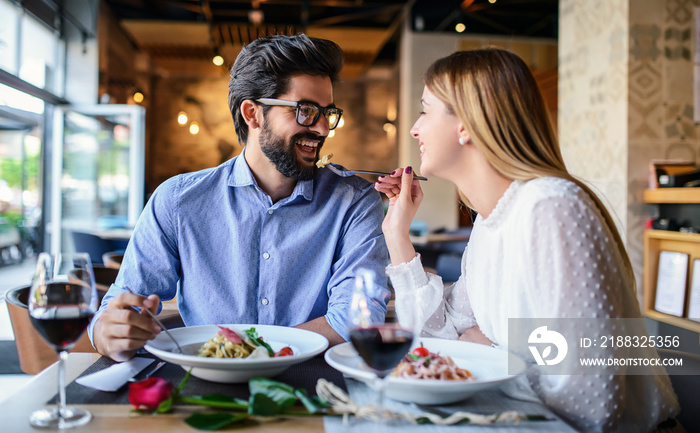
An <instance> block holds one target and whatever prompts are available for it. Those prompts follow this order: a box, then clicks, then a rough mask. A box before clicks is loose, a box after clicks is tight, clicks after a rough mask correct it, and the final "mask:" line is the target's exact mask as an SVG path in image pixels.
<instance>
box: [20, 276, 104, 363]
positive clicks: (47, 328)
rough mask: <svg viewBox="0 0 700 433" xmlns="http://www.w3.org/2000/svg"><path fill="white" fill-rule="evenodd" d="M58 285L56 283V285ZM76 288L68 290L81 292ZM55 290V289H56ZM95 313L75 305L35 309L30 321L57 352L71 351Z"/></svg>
mask: <svg viewBox="0 0 700 433" xmlns="http://www.w3.org/2000/svg"><path fill="white" fill-rule="evenodd" d="M54 284H56V283H54ZM69 286H74V287H71V288H69V289H68V290H79V289H80V287H79V286H76V285H73V284H70V285H69ZM54 290H55V289H54ZM93 315H94V312H93V311H91V310H90V309H88V308H80V307H78V306H75V305H56V306H53V307H40V308H35V309H34V311H32V314H31V315H30V316H29V319H30V320H31V322H32V325H34V328H36V330H37V331H38V332H39V334H41V336H42V337H44V340H46V342H47V343H49V345H50V346H51V347H52V348H53V349H54V350H56V351H61V350H70V349H72V348H73V345H74V344H75V343H76V342H77V341H78V339H79V338H80V336H81V335H83V332H84V331H85V329H86V328H87V326H88V324H90V320H92V316H93Z"/></svg>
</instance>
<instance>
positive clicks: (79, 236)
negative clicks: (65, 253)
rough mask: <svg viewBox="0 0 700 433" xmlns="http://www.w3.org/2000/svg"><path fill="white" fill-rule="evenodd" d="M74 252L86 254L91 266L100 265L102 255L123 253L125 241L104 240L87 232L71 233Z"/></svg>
mask: <svg viewBox="0 0 700 433" xmlns="http://www.w3.org/2000/svg"><path fill="white" fill-rule="evenodd" d="M72 237H73V246H74V248H75V251H77V252H81V253H88V254H89V255H90V260H91V261H92V263H93V264H99V265H102V263H103V262H102V260H103V258H102V255H103V254H105V253H108V252H110V251H120V250H121V251H124V249H125V248H126V244H127V242H126V241H122V240H115V239H104V238H101V237H99V236H97V235H96V234H93V233H88V232H77V231H76V232H72Z"/></svg>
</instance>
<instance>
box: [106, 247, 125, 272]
mask: <svg viewBox="0 0 700 433" xmlns="http://www.w3.org/2000/svg"><path fill="white" fill-rule="evenodd" d="M123 259H124V252H123V251H110V252H108V253H104V254H102V262H103V263H104V265H105V266H106V267H108V268H112V269H119V268H121V266H122V260H123Z"/></svg>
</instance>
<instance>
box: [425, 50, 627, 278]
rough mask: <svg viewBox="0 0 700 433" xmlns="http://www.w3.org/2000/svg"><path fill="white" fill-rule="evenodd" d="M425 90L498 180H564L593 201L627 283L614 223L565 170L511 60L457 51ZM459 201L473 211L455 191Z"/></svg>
mask: <svg viewBox="0 0 700 433" xmlns="http://www.w3.org/2000/svg"><path fill="white" fill-rule="evenodd" d="M424 81H425V85H426V87H427V88H428V90H430V92H431V93H433V94H434V95H435V96H437V97H438V98H439V99H440V100H441V101H442V102H443V103H444V104H445V105H446V106H447V109H448V110H450V112H452V113H454V114H455V115H456V116H457V117H458V118H459V120H460V121H461V122H462V124H463V125H464V128H465V129H466V131H467V132H468V133H469V136H470V137H471V141H472V142H473V143H474V145H475V146H476V147H477V148H478V149H479V150H480V151H481V153H482V154H483V155H484V156H485V158H486V160H487V161H488V162H489V163H490V164H491V166H492V167H493V168H494V169H495V170H496V171H497V172H498V173H500V174H501V175H503V176H505V177H507V178H509V179H514V180H523V181H524V180H530V179H535V178H538V177H545V176H555V177H559V178H563V179H567V180H570V181H571V182H574V183H575V184H577V185H578V186H579V187H581V189H583V190H584V191H585V192H586V193H587V194H588V195H589V196H590V197H591V199H592V200H593V201H594V202H595V204H596V206H597V207H598V209H599V210H600V212H601V214H602V215H603V218H604V219H605V222H606V223H607V225H608V228H609V229H610V231H611V232H612V234H613V237H614V239H615V242H616V244H617V245H618V249H619V251H620V254H621V256H622V258H623V260H624V262H625V266H626V268H627V269H626V271H627V274H628V276H629V278H630V281H632V282H634V272H633V270H632V264H631V263H630V260H629V256H628V255H627V251H626V250H625V247H624V244H623V242H622V238H621V237H620V233H619V232H618V230H617V228H616V226H615V223H614V221H613V219H612V217H611V216H610V213H609V212H608V211H607V209H606V208H605V206H604V205H603V203H602V202H601V200H600V199H599V198H598V196H597V195H596V194H595V193H594V192H593V191H592V190H591V189H590V188H589V187H588V186H586V185H585V184H584V183H583V182H581V181H580V180H578V179H576V178H574V177H573V176H572V175H571V174H570V173H569V171H568V170H567V169H566V165H565V164H564V159H563V158H562V156H561V151H560V149H559V143H558V141H557V136H556V133H555V132H554V128H553V126H552V122H551V120H550V118H549V113H548V112H547V108H546V106H545V103H544V100H543V98H542V94H541V93H540V91H539V88H538V87H537V82H536V81H535V78H534V77H533V76H532V73H531V72H530V69H529V68H528V67H527V65H526V64H525V62H523V60H522V59H520V57H518V56H517V55H515V54H513V53H511V52H509V51H506V50H501V49H497V48H486V49H480V50H473V51H460V52H456V53H453V54H451V55H449V56H447V57H444V58H442V59H439V60H437V61H436V62H435V63H433V64H432V65H431V66H430V67H429V68H428V70H427V71H426V72H425V75H424ZM460 197H461V198H462V201H463V202H464V203H465V205H467V206H468V207H469V208H472V209H473V207H472V206H471V204H470V203H469V200H468V198H467V197H466V196H465V195H464V194H463V193H462V192H461V191H460Z"/></svg>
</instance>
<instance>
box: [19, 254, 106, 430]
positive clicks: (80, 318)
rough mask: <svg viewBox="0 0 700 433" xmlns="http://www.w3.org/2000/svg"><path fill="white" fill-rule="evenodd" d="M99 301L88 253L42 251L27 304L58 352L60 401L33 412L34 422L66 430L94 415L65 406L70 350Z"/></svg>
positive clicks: (38, 425)
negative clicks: (66, 363) (50, 252)
mask: <svg viewBox="0 0 700 433" xmlns="http://www.w3.org/2000/svg"><path fill="white" fill-rule="evenodd" d="M97 301H98V297H97V289H96V286H95V276H94V274H93V270H92V263H91V261H90V256H89V255H88V254H86V253H72V254H47V253H41V254H39V257H38V259H37V265H36V272H35V273H34V280H33V282H32V288H31V291H30V292H29V299H28V302H27V304H28V307H29V308H28V309H29V318H30V320H31V322H32V325H33V326H34V328H35V329H36V330H37V331H38V332H39V334H41V336H42V337H43V338H44V340H46V342H47V343H48V344H49V345H50V346H51V347H53V349H54V350H55V351H56V352H58V404H57V405H56V407H55V408H50V407H47V408H44V409H40V410H37V411H34V412H32V414H31V415H30V417H29V423H30V424H31V425H33V426H35V427H42V428H54V429H56V428H57V429H66V428H71V427H77V426H81V425H84V424H87V423H88V422H89V421H90V419H91V418H92V415H91V414H90V412H89V411H87V410H85V409H83V408H77V407H69V406H66V391H65V362H66V359H67V358H68V351H69V350H70V349H71V348H72V347H73V346H74V345H75V343H76V341H77V340H78V339H79V338H80V336H81V335H82V334H83V332H84V331H85V328H87V326H88V324H89V323H90V320H92V317H93V315H94V314H95V311H96V310H97Z"/></svg>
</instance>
